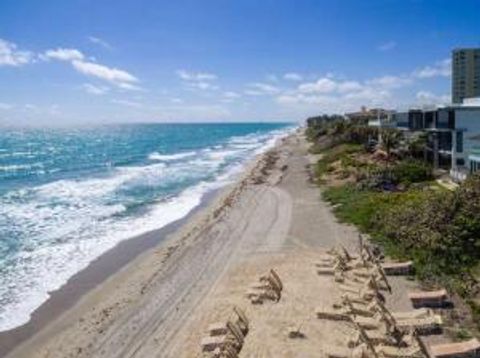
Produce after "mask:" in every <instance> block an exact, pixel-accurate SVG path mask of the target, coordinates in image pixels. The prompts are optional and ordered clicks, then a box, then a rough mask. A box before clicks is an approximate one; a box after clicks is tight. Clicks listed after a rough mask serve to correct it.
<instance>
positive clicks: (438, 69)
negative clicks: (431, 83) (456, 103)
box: [412, 58, 452, 78]
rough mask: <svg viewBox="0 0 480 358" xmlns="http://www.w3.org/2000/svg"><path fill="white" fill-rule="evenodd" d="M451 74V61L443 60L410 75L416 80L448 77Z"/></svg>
mask: <svg viewBox="0 0 480 358" xmlns="http://www.w3.org/2000/svg"><path fill="white" fill-rule="evenodd" d="M451 73H452V60H451V59H448V58H447V59H444V60H442V61H438V62H436V63H435V64H434V65H433V66H426V67H423V68H421V69H419V70H416V71H414V72H413V73H412V76H413V77H416V78H432V77H449V76H450V75H451Z"/></svg>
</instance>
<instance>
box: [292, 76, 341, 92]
mask: <svg viewBox="0 0 480 358" xmlns="http://www.w3.org/2000/svg"><path fill="white" fill-rule="evenodd" d="M336 89H337V84H336V83H335V81H333V80H331V79H329V78H325V77H324V78H320V79H319V80H317V81H316V82H310V83H302V84H301V85H299V86H298V91H299V92H300V93H329V92H334V91H335V90H336Z"/></svg>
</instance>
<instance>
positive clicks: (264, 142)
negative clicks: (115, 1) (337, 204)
mask: <svg viewBox="0 0 480 358" xmlns="http://www.w3.org/2000/svg"><path fill="white" fill-rule="evenodd" d="M291 129H292V126H291V125H286V124H265V123H264V124H252V123H249V124H134V125H116V126H113V125H112V126H98V127H89V128H76V129H72V128H69V129H21V130H20V129H5V128H3V129H0V331H4V330H8V329H12V328H14V327H17V326H19V325H21V324H23V323H25V322H27V321H28V320H29V317H30V314H31V313H32V312H33V311H34V310H35V309H36V308H38V307H39V306H40V305H41V304H42V303H43V302H44V301H45V300H46V299H47V298H48V295H49V294H48V292H51V291H53V290H55V289H58V288H59V287H60V286H61V285H63V284H64V283H65V282H66V281H67V280H68V279H69V278H70V277H71V276H73V275H74V274H75V273H77V272H78V271H80V270H81V269H83V268H85V267H86V266H87V265H88V264H89V263H90V262H91V261H92V260H94V259H95V258H97V257H98V256H100V255H101V254H102V253H104V252H105V251H107V250H108V249H111V248H112V247H114V246H115V245H116V244H117V243H119V242H120V241H122V240H125V239H127V238H131V237H134V236H136V235H139V234H142V233H145V232H148V231H151V230H154V229H158V228H161V227H163V226H165V225H167V224H169V223H171V222H173V221H175V220H178V219H181V218H182V217H184V216H186V215H187V214H188V213H189V212H190V211H191V210H192V209H193V208H194V207H196V206H197V205H199V204H200V200H201V198H202V196H203V195H205V194H206V193H208V192H209V191H212V190H215V189H218V188H220V187H221V186H223V185H225V184H227V183H229V182H231V181H232V180H233V179H234V178H235V175H236V174H238V173H239V172H240V171H241V168H242V166H243V165H244V164H245V163H246V161H248V160H249V159H251V158H253V157H254V156H255V155H256V154H259V153H261V152H262V151H264V150H266V149H267V148H268V147H271V146H272V145H273V143H274V142H275V140H276V139H278V138H279V137H281V136H283V135H285V134H286V132H287V131H289V130H291Z"/></svg>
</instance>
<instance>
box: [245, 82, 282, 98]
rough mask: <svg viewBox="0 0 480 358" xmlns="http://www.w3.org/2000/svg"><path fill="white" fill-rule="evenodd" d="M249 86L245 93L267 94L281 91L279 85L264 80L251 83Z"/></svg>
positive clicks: (251, 94)
mask: <svg viewBox="0 0 480 358" xmlns="http://www.w3.org/2000/svg"><path fill="white" fill-rule="evenodd" d="M247 87H248V88H247V89H246V90H245V91H244V93H245V94H247V95H249V96H265V95H272V94H275V93H278V92H280V89H279V88H278V87H276V86H273V85H271V84H268V83H262V82H255V83H250V84H248V85H247Z"/></svg>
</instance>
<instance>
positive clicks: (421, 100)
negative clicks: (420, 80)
mask: <svg viewBox="0 0 480 358" xmlns="http://www.w3.org/2000/svg"><path fill="white" fill-rule="evenodd" d="M415 98H416V100H417V104H419V105H424V106H426V105H433V106H437V105H444V104H447V103H450V99H451V98H450V96H449V95H448V94H444V95H436V94H434V93H432V92H429V91H419V92H417V94H416V95H415Z"/></svg>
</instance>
